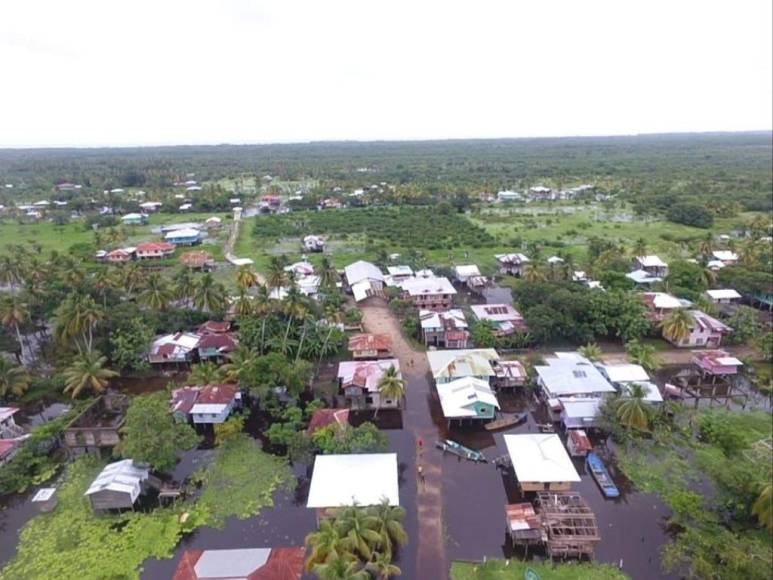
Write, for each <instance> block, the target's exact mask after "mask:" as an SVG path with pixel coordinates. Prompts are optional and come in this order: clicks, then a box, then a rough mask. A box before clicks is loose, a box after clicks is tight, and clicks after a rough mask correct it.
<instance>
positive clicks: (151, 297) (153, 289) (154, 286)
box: [139, 272, 174, 310]
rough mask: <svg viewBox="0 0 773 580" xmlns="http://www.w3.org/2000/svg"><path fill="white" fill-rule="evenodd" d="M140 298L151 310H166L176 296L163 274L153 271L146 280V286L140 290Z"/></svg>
mask: <svg viewBox="0 0 773 580" xmlns="http://www.w3.org/2000/svg"><path fill="white" fill-rule="evenodd" d="M139 298H140V300H141V301H142V302H145V303H146V304H147V305H148V306H149V307H150V309H151V310H166V308H167V306H169V303H170V302H171V301H172V299H173V298H174V293H173V292H172V290H171V288H170V287H169V284H168V283H167V282H166V280H165V279H164V278H162V277H161V274H159V273H158V272H153V273H152V274H151V275H150V276H148V279H147V280H146V281H145V287H144V288H143V289H142V292H140V296H139Z"/></svg>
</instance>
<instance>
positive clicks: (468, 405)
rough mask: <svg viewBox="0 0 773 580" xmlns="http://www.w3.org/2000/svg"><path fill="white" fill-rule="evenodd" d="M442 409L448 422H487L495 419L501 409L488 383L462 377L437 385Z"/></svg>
mask: <svg viewBox="0 0 773 580" xmlns="http://www.w3.org/2000/svg"><path fill="white" fill-rule="evenodd" d="M436 388H437V392H438V396H439V398H440V407H441V408H442V409H443V416H444V417H445V418H446V420H447V421H448V422H449V424H450V423H451V421H458V422H464V421H465V420H472V421H482V420H483V421H485V420H489V419H493V418H494V417H495V416H496V413H497V410H498V409H499V401H497V396H496V394H495V393H494V391H493V390H492V388H491V387H490V386H489V383H488V381H484V380H481V379H476V378H475V377H462V378H459V379H455V380H453V381H449V382H447V383H438V384H437V385H436Z"/></svg>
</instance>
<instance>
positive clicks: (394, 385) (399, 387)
mask: <svg viewBox="0 0 773 580" xmlns="http://www.w3.org/2000/svg"><path fill="white" fill-rule="evenodd" d="M378 394H379V398H378V401H379V404H378V407H376V413H375V415H378V411H379V409H380V408H381V401H382V399H397V400H398V401H399V402H400V403H399V406H402V399H403V397H404V396H405V381H404V380H403V379H401V378H400V374H399V373H398V371H397V369H396V368H395V367H394V365H393V366H390V367H389V368H388V369H387V370H386V372H385V373H384V376H383V377H381V379H379V381H378Z"/></svg>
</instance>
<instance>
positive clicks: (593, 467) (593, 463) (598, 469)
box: [587, 451, 620, 498]
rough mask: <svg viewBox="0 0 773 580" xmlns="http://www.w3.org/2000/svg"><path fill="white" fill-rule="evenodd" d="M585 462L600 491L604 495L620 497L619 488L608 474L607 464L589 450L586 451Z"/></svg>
mask: <svg viewBox="0 0 773 580" xmlns="http://www.w3.org/2000/svg"><path fill="white" fill-rule="evenodd" d="M587 463H588V469H589V470H590V473H591V475H592V476H593V479H595V480H596V483H598V484H599V487H600V488H601V493H603V494H604V497H610V498H613V497H620V490H618V489H617V486H616V485H615V483H614V482H613V481H612V478H611V477H610V476H609V471H607V466H606V465H604V461H602V459H601V457H599V456H598V455H596V454H595V453H594V452H593V451H591V452H590V453H588V458H587Z"/></svg>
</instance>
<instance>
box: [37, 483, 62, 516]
mask: <svg viewBox="0 0 773 580" xmlns="http://www.w3.org/2000/svg"><path fill="white" fill-rule="evenodd" d="M30 501H32V503H34V504H35V506H36V507H37V508H38V509H39V510H40V511H41V512H44V513H45V512H50V511H53V510H54V508H56V506H57V504H58V503H59V501H58V499H57V497H56V488H55V487H41V488H40V489H39V490H38V491H37V492H36V493H35V495H34V496H32V499H31V500H30Z"/></svg>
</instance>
